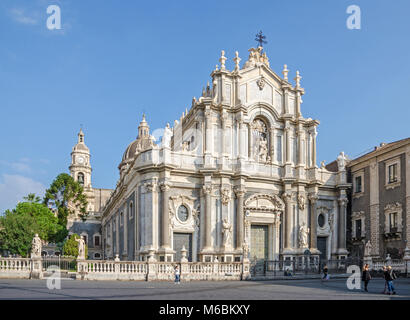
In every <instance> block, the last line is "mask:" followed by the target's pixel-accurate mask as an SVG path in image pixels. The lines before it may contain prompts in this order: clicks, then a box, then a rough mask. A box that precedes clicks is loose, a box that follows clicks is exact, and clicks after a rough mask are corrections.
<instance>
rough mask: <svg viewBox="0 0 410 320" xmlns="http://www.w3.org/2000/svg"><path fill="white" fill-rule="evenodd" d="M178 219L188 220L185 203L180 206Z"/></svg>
mask: <svg viewBox="0 0 410 320" xmlns="http://www.w3.org/2000/svg"><path fill="white" fill-rule="evenodd" d="M178 219H179V220H181V221H182V222H185V221H187V220H188V209H187V207H185V206H184V205H181V206H179V208H178Z"/></svg>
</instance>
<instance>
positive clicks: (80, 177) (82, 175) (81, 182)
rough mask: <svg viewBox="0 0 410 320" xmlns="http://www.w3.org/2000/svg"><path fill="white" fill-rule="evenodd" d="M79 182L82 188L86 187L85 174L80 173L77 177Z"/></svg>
mask: <svg viewBox="0 0 410 320" xmlns="http://www.w3.org/2000/svg"><path fill="white" fill-rule="evenodd" d="M77 181H78V183H79V184H81V185H82V186H83V185H84V173H82V172H79V173H78V175H77Z"/></svg>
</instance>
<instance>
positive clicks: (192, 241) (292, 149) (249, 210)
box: [70, 47, 350, 262]
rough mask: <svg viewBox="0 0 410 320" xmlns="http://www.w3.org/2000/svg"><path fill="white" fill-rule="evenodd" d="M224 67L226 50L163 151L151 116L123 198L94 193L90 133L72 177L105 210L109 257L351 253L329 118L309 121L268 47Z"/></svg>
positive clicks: (127, 170)
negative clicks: (320, 129) (319, 140)
mask: <svg viewBox="0 0 410 320" xmlns="http://www.w3.org/2000/svg"><path fill="white" fill-rule="evenodd" d="M226 60H227V58H226V57H225V53H224V51H222V53H221V57H220V59H219V62H220V63H219V66H218V65H217V66H216V68H215V69H214V70H213V72H212V73H211V78H212V81H211V85H210V84H208V85H207V86H206V88H204V89H203V91H202V95H201V97H199V98H198V99H196V98H193V100H192V106H191V108H190V109H189V110H186V111H185V112H184V113H182V116H181V117H180V118H179V119H178V120H175V121H174V123H173V126H172V127H171V126H170V125H169V124H167V125H166V127H165V129H164V133H163V136H162V140H161V142H158V143H156V142H155V139H154V138H153V136H151V135H150V128H149V125H148V123H147V121H146V119H145V115H144V117H143V120H142V121H141V123H140V125H139V127H138V136H137V139H136V140H135V141H133V142H131V144H130V145H129V146H128V147H127V149H126V150H125V152H124V154H123V157H122V161H121V163H120V164H119V166H118V169H119V172H120V178H119V181H118V182H117V185H116V188H115V190H114V191H112V190H102V189H93V188H92V187H91V166H90V162H89V150H88V148H86V147H85V145H84V141H83V140H81V136H82V139H83V138H84V137H83V135H82V133H81V132H80V134H79V142H78V144H77V145H76V147H74V149H73V153H72V164H71V166H70V172H71V174H72V175H73V177H74V178H75V179H76V180H77V181H81V182H82V183H83V184H84V187H85V190H86V193H87V195H88V197H89V199H91V201H89V202H90V206H91V207H92V208H90V211H93V212H97V213H98V214H96V219H95V221H96V222H95V225H96V229H95V230H100V231H99V232H100V233H101V237H102V238H101V240H102V241H101V243H100V246H101V247H100V249H101V254H102V258H104V259H113V258H115V257H116V256H117V255H118V257H119V258H120V259H121V260H138V261H146V260H147V259H150V260H151V261H179V260H180V258H181V250H186V252H187V258H188V260H189V261H214V260H215V259H218V261H225V262H229V261H242V260H243V259H244V258H249V259H251V260H254V259H256V260H258V259H269V260H279V259H298V258H300V257H303V256H304V255H305V254H306V253H310V254H311V255H312V256H313V257H319V256H321V257H322V258H325V259H343V258H345V257H346V256H347V254H348V252H347V250H346V205H347V192H346V191H347V190H348V189H349V188H350V184H349V183H347V180H346V169H345V164H346V161H347V158H346V157H345V155H344V154H343V153H341V154H340V155H339V156H338V158H337V161H336V162H334V163H333V165H328V166H325V165H324V163H322V164H321V166H320V167H318V166H317V165H316V163H317V159H316V147H317V146H316V137H317V126H318V125H319V121H318V120H313V119H311V118H305V117H304V116H303V115H302V107H301V106H302V96H303V95H304V93H305V91H304V89H303V88H302V87H301V76H300V74H299V72H297V73H296V77H295V78H294V80H295V83H294V84H292V83H291V82H290V81H289V79H288V73H289V70H287V67H286V65H285V66H284V69H283V71H282V76H279V75H278V74H277V73H275V72H274V71H273V70H272V69H271V68H270V66H269V59H268V57H267V55H266V53H265V52H263V49H262V47H259V48H252V49H250V50H249V57H248V59H247V61H246V62H245V63H244V64H243V65H242V67H241V66H240V60H241V59H240V58H239V56H238V53H237V52H236V55H235V57H234V59H233V61H234V64H235V67H234V69H233V70H231V71H230V70H228V69H227V68H226V65H225V63H226ZM97 216H98V217H97ZM76 223H77V225H78V226H79V227H78V228H80V225H81V222H80V221H73V222H72V225H71V229H72V230H73V232H74V231H75V228H76V227H75V226H76ZM86 224H87V223H85V224H84V223H83V227H84V225H86ZM97 226H98V227H97ZM93 230H94V229H93ZM93 232H94V231H87V234H88V237H90V235H91V234H92V233H93ZM80 233H81V232H80ZM97 235H98V232H97ZM88 244H90V240H88ZM307 250H308V251H307ZM91 258H92V257H91Z"/></svg>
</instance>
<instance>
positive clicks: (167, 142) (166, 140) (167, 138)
mask: <svg viewBox="0 0 410 320" xmlns="http://www.w3.org/2000/svg"><path fill="white" fill-rule="evenodd" d="M171 137H172V130H171V128H170V126H169V123H167V125H166V127H165V129H164V135H163V136H162V146H163V147H166V148H170V147H171Z"/></svg>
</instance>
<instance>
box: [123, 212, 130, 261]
mask: <svg viewBox="0 0 410 320" xmlns="http://www.w3.org/2000/svg"><path fill="white" fill-rule="evenodd" d="M129 209H130V208H129V206H128V204H127V207H126V208H125V210H124V215H123V218H124V223H123V228H124V248H123V253H122V255H123V259H124V256H128V214H127V213H128V210H129ZM127 258H128V257H127Z"/></svg>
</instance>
